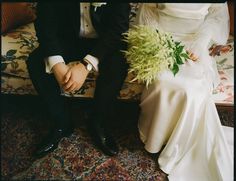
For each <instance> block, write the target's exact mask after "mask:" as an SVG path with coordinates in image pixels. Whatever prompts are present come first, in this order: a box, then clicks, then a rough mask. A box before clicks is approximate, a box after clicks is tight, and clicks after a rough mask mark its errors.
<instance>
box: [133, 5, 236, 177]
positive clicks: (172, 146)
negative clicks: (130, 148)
mask: <svg viewBox="0 0 236 181" xmlns="http://www.w3.org/2000/svg"><path fill="white" fill-rule="evenodd" d="M226 7H227V4H225V3H224V4H214V5H211V4H187V5H186V6H185V5H182V6H180V5H179V4H174V3H172V4H158V6H157V4H145V3H143V4H141V6H140V9H139V12H138V15H137V22H136V23H137V24H145V25H149V26H155V27H157V28H158V29H162V30H164V31H167V32H171V33H172V34H173V37H174V38H175V39H176V40H178V41H181V42H182V43H183V44H184V45H185V46H186V48H187V49H190V50H192V51H193V52H194V53H195V54H196V55H197V56H198V57H199V60H198V61H196V62H193V61H191V60H189V61H188V62H187V63H186V64H184V65H182V66H180V71H179V72H178V73H177V75H176V76H174V75H173V73H172V72H170V71H165V72H163V73H162V74H161V75H160V76H158V77H157V80H156V81H155V82H154V83H153V84H151V85H150V86H149V87H148V88H146V89H144V91H143V93H142V97H141V103H140V107H141V114H140V118H139V123H138V128H139V132H140V138H141V140H142V141H143V142H144V144H145V149H146V150H147V151H148V152H151V153H157V152H160V156H159V158H158V163H159V166H160V168H161V169H162V170H163V171H164V172H166V173H167V174H168V178H169V180H174V181H189V180H191V181H192V180H196V181H199V180H201V181H203V180H207V181H209V180H210V181H211V180H212V181H216V180H225V181H229V180H233V154H232V153H233V141H232V140H233V128H226V129H225V128H223V126H222V125H221V122H220V119H219V116H218V113H217V110H216V107H215V103H214V101H213V98H212V90H213V87H214V86H217V84H218V74H217V69H216V64H215V62H214V61H213V60H212V59H211V57H210V56H209V55H208V53H207V52H208V49H207V48H208V46H209V45H210V43H211V42H212V41H214V42H220V43H225V42H226V40H227V37H228V27H227V23H228V14H227V13H228V11H227V8H226ZM191 12H192V13H191ZM185 22H186V23H185ZM206 22H208V24H206ZM209 22H210V23H209ZM217 23H218V24H217ZM186 25H187V26H186ZM191 25H192V26H191ZM222 25H225V26H223V27H222ZM218 26H219V27H218ZM212 28H213V29H214V28H218V29H217V30H215V31H216V32H219V33H220V34H218V35H217V34H214V33H212V34H211V33H210V32H212V30H213V29H212ZM185 29H186V30H185ZM219 29H220V30H221V31H219ZM202 30H203V31H202ZM206 30H207V31H206ZM209 33H210V34H209ZM219 36H220V37H219ZM224 130H227V132H225V131H224ZM226 136H227V137H226ZM230 144H231V146H230Z"/></svg>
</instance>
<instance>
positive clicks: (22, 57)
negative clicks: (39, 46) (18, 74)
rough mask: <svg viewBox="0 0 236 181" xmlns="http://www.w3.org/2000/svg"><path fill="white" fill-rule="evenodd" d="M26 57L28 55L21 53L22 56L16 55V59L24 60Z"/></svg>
mask: <svg viewBox="0 0 236 181" xmlns="http://www.w3.org/2000/svg"><path fill="white" fill-rule="evenodd" d="M27 58H28V56H26V55H22V56H19V57H17V59H23V60H26V59H27Z"/></svg>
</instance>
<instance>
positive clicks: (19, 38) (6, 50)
mask: <svg viewBox="0 0 236 181" xmlns="http://www.w3.org/2000/svg"><path fill="white" fill-rule="evenodd" d="M1 39H2V50H1V72H3V73H6V74H9V75H14V76H19V77H24V78H29V75H28V72H27V69H26V63H25V61H26V60H27V59H28V56H29V54H30V53H31V52H32V51H33V50H34V49H35V48H36V47H38V42H37V37H36V33H35V29H34V24H33V23H30V24H27V25H24V26H21V27H19V28H17V29H15V30H12V31H10V32H8V33H7V34H5V35H2V36H1Z"/></svg>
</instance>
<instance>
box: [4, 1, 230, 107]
mask: <svg viewBox="0 0 236 181" xmlns="http://www.w3.org/2000/svg"><path fill="white" fill-rule="evenodd" d="M131 5H132V11H131V15H130V22H131V24H132V22H133V19H134V17H135V14H136V10H137V7H138V3H131ZM1 41H2V42H1V43H2V50H1V94H16V95H29V94H30V95H36V94H37V92H36V91H35V89H34V87H33V85H32V82H31V80H30V78H29V74H28V72H27V68H26V61H27V58H28V56H29V54H30V53H31V52H32V51H33V50H34V49H35V48H36V47H37V46H38V45H39V44H38V42H37V37H36V35H35V29H34V24H33V22H32V23H29V24H25V25H23V26H20V27H17V28H15V29H13V30H11V31H8V32H7V33H5V34H2V35H1ZM209 54H210V55H211V56H213V57H214V58H215V61H216V62H217V66H218V71H219V74H220V77H221V83H220V85H219V86H218V87H217V88H216V89H215V90H214V91H213V92H212V94H213V97H214V99H215V103H216V104H219V105H227V106H233V105H234V76H233V74H234V37H233V36H230V37H229V40H228V43H227V44H226V45H212V47H210V48H209ZM131 77H132V75H130V74H129V75H128V76H127V78H126V80H125V82H124V84H123V88H122V90H121V92H120V96H119V98H120V99H122V100H129V101H137V100H139V98H140V95H141V92H142V89H143V87H144V86H143V85H141V84H138V83H136V82H132V83H131V82H129V80H131ZM95 79H96V74H95V73H94V72H91V73H90V74H89V76H88V78H87V80H86V82H85V84H84V85H83V87H82V88H81V89H80V90H79V91H77V92H75V93H74V94H65V96H70V97H78V98H92V97H93V93H94V88H95Z"/></svg>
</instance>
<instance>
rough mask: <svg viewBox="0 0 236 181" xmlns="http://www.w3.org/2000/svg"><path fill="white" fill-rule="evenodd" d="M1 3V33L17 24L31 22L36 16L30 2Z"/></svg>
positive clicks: (15, 26)
mask: <svg viewBox="0 0 236 181" xmlns="http://www.w3.org/2000/svg"><path fill="white" fill-rule="evenodd" d="M1 5H2V11H1V12H2V16H1V25H2V27H1V33H6V32H8V31H9V30H11V29H14V28H17V27H18V26H21V25H25V24H28V23H30V22H33V21H34V20H35V18H36V14H35V11H34V10H33V8H32V3H26V2H20V3H16V2H5V3H1Z"/></svg>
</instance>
